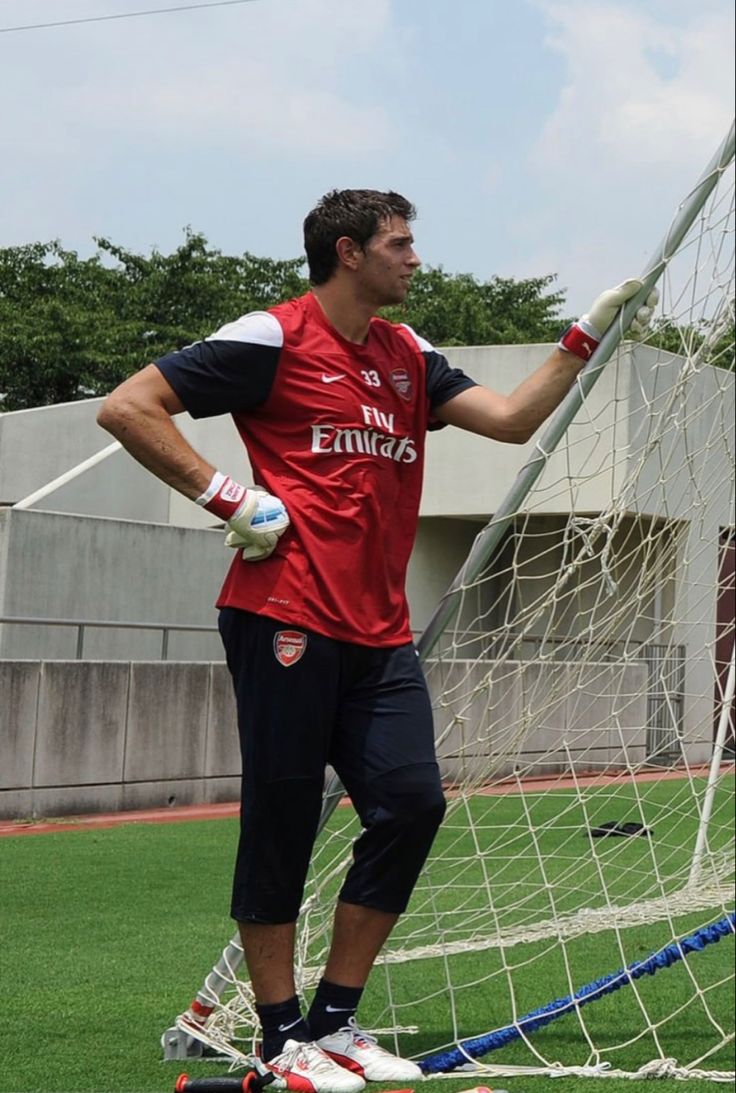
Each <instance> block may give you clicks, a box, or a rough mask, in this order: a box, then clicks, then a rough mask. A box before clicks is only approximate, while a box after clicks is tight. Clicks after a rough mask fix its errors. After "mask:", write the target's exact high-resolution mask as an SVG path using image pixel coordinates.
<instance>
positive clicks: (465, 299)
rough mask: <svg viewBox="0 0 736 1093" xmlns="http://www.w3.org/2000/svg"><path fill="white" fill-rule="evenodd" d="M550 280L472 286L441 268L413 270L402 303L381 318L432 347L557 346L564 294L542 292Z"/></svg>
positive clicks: (467, 278) (464, 276)
mask: <svg viewBox="0 0 736 1093" xmlns="http://www.w3.org/2000/svg"><path fill="white" fill-rule="evenodd" d="M554 280H555V277H554V275H552V274H549V275H547V276H545V277H530V278H528V279H526V280H521V281H516V280H514V279H513V278H510V277H492V278H491V280H490V281H478V280H476V278H475V277H473V275H472V274H470V273H457V274H449V273H445V271H444V270H443V269H442V268H441V267H437V268H430V269H427V270H419V271H418V272H417V273H416V274H415V276H414V279H413V281H412V286H411V291H410V293H409V297H408V299H407V301H406V303H405V304H404V305H402V306H401V307H397V308H391V309H387V311H386V314H387V316H388V317H390V318H392V319H394V320H395V321H397V322H406V323H408V324H409V325H410V326H411V327H413V328H414V329H415V330H416V331H417V333H419V334H421V335H422V337H423V338H426V339H427V340H428V341H430V342H432V343H433V344H434V345H437V346H452V345H510V344H519V343H530V342H550V341H557V338H558V337H559V334H560V331H561V329H562V328H563V327H564V326H565V321H564V320H563V319H561V318H560V315H559V312H560V308H561V307H562V303H563V300H564V293H563V292H552V293H548V292H547V290H548V289H549V287H550V285H552V283H553V282H554Z"/></svg>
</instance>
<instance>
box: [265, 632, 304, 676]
mask: <svg viewBox="0 0 736 1093" xmlns="http://www.w3.org/2000/svg"><path fill="white" fill-rule="evenodd" d="M306 648H307V635H306V634H302V632H301V630H277V632H276V634H275V635H274V639H273V651H274V653H275V654H276V660H277V661H278V662H279V664H283V666H284V668H291V666H292V664H296V662H297V661H298V660H299V658H300V657H301V655H302V653H303V652H304V650H305V649H306Z"/></svg>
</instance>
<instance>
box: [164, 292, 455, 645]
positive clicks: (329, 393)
mask: <svg viewBox="0 0 736 1093" xmlns="http://www.w3.org/2000/svg"><path fill="white" fill-rule="evenodd" d="M156 365H157V367H158V368H159V369H160V370H161V372H162V373H163V375H164V376H165V377H166V379H167V381H168V382H169V383H170V384H171V386H172V388H173V389H174V391H176V393H177V394H178V396H179V397H180V399H181V401H182V403H183V404H184V406H185V408H186V409H187V410H188V411H189V412H190V413H191V414H192V416H194V417H207V416H212V415H215V414H222V413H231V414H232V416H233V419H234V421H235V424H236V426H237V429H238V432H239V434H240V436H241V438H242V440H243V443H244V445H245V447H246V449H247V452H248V457H249V459H250V463H251V466H252V468H253V473H254V477H255V482H256V484H257V485H259V486H262V487H263V488H265V489H266V490H267V491H268V492H269V493H272V494H274V495H275V496H277V497H279V498H280V499H281V500H282V501H283V503H284V505H285V506H286V509H287V512H288V513H289V517H290V519H291V525H290V527H289V528H288V529H287V530H286V531H285V532H284V534H283V535H282V536H281V538H280V539H279V543H278V546H277V547H276V550H275V551H274V553H273V554H272V555H271V556H270V557H269V558H266V559H264V560H263V561H259V562H246V561H243V559H242V557H241V552H240V551H238V552H237V553H236V556H235V558H234V559H233V562H232V565H231V566H230V569H229V572H228V574H227V577H226V579H225V583H224V585H223V587H222V590H221V593H220V596H219V598H218V601H217V606H218V607H235V608H239V609H241V610H244V611H252V612H255V613H256V614H262V615H269V616H271V617H272V618H276V619H278V620H280V621H283V622H285V623H287V624H290V625H294V626H303V627H305V628H306V629H310V630H315V631H317V632H318V633H321V634H326V635H327V636H329V637H333V638H336V639H338V640H342V641H348V642H353V643H357V644H360V645H370V646H395V645H401V644H404V643H405V642H408V641H410V640H411V630H410V626H409V612H408V607H407V602H406V595H405V590H404V585H405V578H406V569H407V565H408V562H409V557H410V554H411V550H412V546H413V543H414V537H415V534H416V528H417V521H418V514H419V501H420V496H421V488H422V476H423V468H424V442H425V435H426V432H427V430H428V428H432V427H433V424H435V426H436V425H437V423H433V422H432V409H433V407H436V406H439V405H441V404H442V403H443V402H447V401H448V400H449V399H450V398H453V397H454V396H455V395H456V394H459V392H460V391H462V390H466V389H467V388H468V387H471V386H473V385H474V384H473V380H471V379H469V378H468V377H467V376H465V375H464V374H463V373H462V372H461V371H460V370H459V369H453V368H451V367H450V366H449V364H448V362H447V361H446V359H445V358H444V357H443V356H442V355H441V354H440V353H437V352H436V351H435V350H434V349H433V348H432V346H431V345H430V344H429V343H428V342H426V341H424V340H423V339H421V338H419V337H418V336H417V335H416V334H415V333H414V332H413V331H412V330H411V329H410V328H409V327H406V326H401V325H396V324H393V323H389V322H387V321H386V320H384V319H379V318H375V319H373V320H372V321H371V324H370V329H369V333H368V338H367V340H366V343H365V344H364V345H357V344H355V343H353V342H350V341H348V340H347V339H345V338H343V337H342V336H341V335H340V334H339V333H338V331H337V330H335V329H334V327H333V326H332V325H331V324H330V323H329V321H328V320H327V318H326V316H325V314H324V312H323V310H322V308H321V306H320V304H319V303H318V301H317V299H316V298H315V297H314V296H313V295H312V294H311V293H307V294H306V295H305V296H302V297H299V298H298V299H296V300H292V301H290V302H288V303H285V304H279V305H278V306H276V307H273V308H270V309H269V310H268V311H267V312H251V313H250V314H248V315H244V316H243V317H242V318H240V319H238V320H237V321H236V322H234V323H229V324H227V325H226V326H224V327H222V328H221V329H220V330H218V331H217V333H216V334H213V335H212V336H211V337H210V338H207V339H206V340H205V341H202V342H198V343H196V344H195V345H193V346H188V347H186V348H185V349H183V350H181V351H180V352H177V353H171V354H168V355H167V356H166V357H163V358H161V359H160V360H158V361H156Z"/></svg>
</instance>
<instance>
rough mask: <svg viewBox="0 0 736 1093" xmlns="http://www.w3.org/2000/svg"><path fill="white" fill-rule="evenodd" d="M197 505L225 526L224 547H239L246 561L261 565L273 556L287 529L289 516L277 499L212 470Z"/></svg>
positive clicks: (257, 488) (255, 487)
mask: <svg viewBox="0 0 736 1093" xmlns="http://www.w3.org/2000/svg"><path fill="white" fill-rule="evenodd" d="M197 504H198V505H202V507H203V508H205V509H207V511H208V512H211V513H213V514H214V515H215V516H218V517H219V518H220V519H221V520H223V521H224V522H225V523H226V524H227V526H228V528H229V529H230V530H229V532H228V535H227V537H226V539H225V546H228V547H232V548H233V549H237V548H239V547H240V548H242V551H243V558H244V560H245V561H246V562H260V561H261V560H262V559H263V558H268V556H269V554H273V552H274V550H275V549H276V544H277V542H278V541H279V536H280V535H283V533H284V532H285V531H286V529H287V528H288V526H289V514H288V513H287V511H286V507H285V506H284V504H283V502H282V501H280V500H279V498H278V497H273V496H272V495H271V494H270V493H266V491H265V490H262V489H260V488H259V487H257V486H253V487H251V488H248V487H247V486H241V485H240V483H239V482H234V481H233V479H232V478H230V477H229V476H228V475H225V474H221V473H220V471H215V473H214V475H213V476H212V481H211V482H210V484H209V486H208V487H207V489H206V490H205V492H204V493H203V494H201V495H200V496H199V497H198V498H197Z"/></svg>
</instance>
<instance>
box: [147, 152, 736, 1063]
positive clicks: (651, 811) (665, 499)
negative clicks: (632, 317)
mask: <svg viewBox="0 0 736 1093" xmlns="http://www.w3.org/2000/svg"><path fill="white" fill-rule="evenodd" d="M733 232H734V187H733V134H731V136H730V138H727V141H726V142H725V143H724V145H723V147H722V148H721V149H720V150H719V152H718V154H717V156H716V157H715V158H714V160H713V161H712V163H711V164H710V165H709V167H708V169H707V170H706V172H705V174H704V175H703V177H702V179H701V180H700V182H699V183H698V186H697V187H696V188H695V189H694V190H693V192H692V193H691V194H689V195H688V197H687V198H686V200H685V202H684V203H683V205H682V206H681V207H680V209H679V210H677V213H676V215H675V217H674V218H673V222H672V224H671V225H670V228H669V231H668V233H667V236H666V238H665V242H664V243H663V245H662V248H661V251H660V253H659V254H658V255H657V257H656V258H655V260H654V261H653V263H652V265H651V267H650V268H649V270H648V271H646V273H645V275H644V279H645V282H646V285H645V294H646V291H648V288H649V287H651V285H653V284H654V283H655V282H656V283H657V284H658V287H659V290H660V296H661V299H660V305H659V308H658V312H657V318H656V321H655V324H654V328H653V330H652V332H651V334H650V335H649V336H648V338H647V340H646V342H645V343H641V344H634V343H631V342H626V341H623V342H622V341H621V340H620V336H619V331H617V330H612V331H610V332H609V334H607V335H606V338H604V341H603V343H602V344H601V347H600V349H599V351H598V353H597V354H596V357H594V359H593V361H591V362H590V364H589V365H588V366H587V367H586V369H585V371H584V373H583V374H582V377H581V379H580V381H579V382H578V383H577V384H576V386H575V389H574V390H573V391H571V393H570V396H569V397H568V400H567V402H566V403H565V404H564V405H563V406H562V407H561V408H560V411H559V412H558V414H557V415H556V417H555V418H554V419H553V421H552V422H551V424H550V426H549V427H548V429H547V431H546V432H545V433H544V435H543V436H542V437H541V439H540V440H539V441H538V442H537V444H536V446H535V450H534V453H533V455H532V457H531V459H530V460H529V462H528V463H527V464H526V466H525V467H524V468H523V469H522V471H521V472H520V474H519V476H518V478H517V481H516V483H514V485H513V487H512V489H511V491H510V493H509V496H508V498H507V501H506V503H505V504H504V506H502V510H501V511H498V512H496V513H495V514H494V516H493V517H492V518H491V520H490V523H489V524H488V525H487V526H486V527H485V528H484V529H483V530H482V531H481V533H480V534H479V535H478V537H477V539H476V540H475V543H474V545H473V547H472V550H471V551H470V554H469V556H468V559H467V560H466V563H465V565H464V566H463V569H462V571H461V572H460V574H458V576H457V578H456V579H455V581H454V582H453V584H452V585H451V587H450V589H449V590H448V593H447V594H446V596H445V597H443V600H442V602H441V603H440V605H439V607H438V608H437V612H436V613H435V616H434V618H433V620H432V622H431V623H430V625H429V627H428V628H427V630H426V631H425V634H424V637H423V639H422V641H421V642H420V647H419V648H420V655H421V656H422V659H423V663H424V668H425V672H426V675H427V680H428V684H429V687H430V692H431V694H432V697H433V702H434V710H435V726H436V737H437V752H438V758H439V762H440V765H441V768H442V772H443V777H444V780H445V783H446V786H447V797H448V811H447V817H446V819H445V822H444V825H443V827H442V829H441V832H440V834H439V836H438V838H437V841H436V844H435V847H434V850H433V853H432V856H431V858H430V861H429V862H428V864H427V867H426V869H425V870H424V872H423V874H422V876H421V878H420V880H419V883H418V885H417V888H416V891H415V893H414V896H413V899H412V902H411V905H410V908H409V911H408V912H407V914H406V915H405V916H404V917H403V918H402V919H401V920H400V922H399V924H398V926H397V928H396V930H395V931H394V933H393V934H392V936H391V938H390V940H389V942H388V944H387V945H386V947H385V950H384V952H383V953H382V956H381V957H380V959H379V961H378V964H377V966H376V968H375V969H374V971H373V974H372V977H371V979H370V981H369V985H368V988H367V990H366V993H365V996H364V1001H363V1004H362V1007H361V1021H362V1024H363V1025H364V1026H365V1027H367V1028H370V1029H371V1030H373V1031H380V1032H381V1033H382V1034H383V1035H384V1036H386V1037H388V1040H387V1042H386V1046H391V1041H392V1040H393V1047H394V1050H397V1051H399V1052H401V1053H403V1054H404V1055H408V1056H411V1057H413V1058H416V1059H417V1060H418V1061H419V1062H420V1064H421V1065H422V1067H423V1069H424V1070H425V1073H427V1074H432V1075H434V1074H440V1073H454V1074H455V1076H457V1073H458V1068H459V1067H462V1068H465V1069H466V1070H472V1071H473V1072H474V1073H476V1074H488V1075H495V1074H514V1073H535V1072H536V1073H546V1074H552V1073H559V1074H564V1073H568V1074H579V1075H591V1076H601V1077H604V1076H608V1075H610V1076H652V1077H656V1076H676V1077H683V1078H685V1077H687V1078H691V1077H702V1078H710V1079H713V1080H720V1081H729V1080H733V1063H732V1058H731V1056H732V1044H733V989H734V984H733V964H734V954H733V934H734V919H733V915H732V911H733V880H734V849H733V816H734V796H733V773H734V768H733V702H734V698H733V690H734V668H733V646H734V622H733V595H734V592H733V572H734V568H733V564H734V563H733V559H734V491H733V467H734V337H733V319H734V312H733V278H734V245H733V244H734V237H733ZM631 306H633V307H634V309H635V307H636V306H638V305H637V303H636V301H635V302H634V304H633V305H631ZM626 318H627V315H626V313H624V316H623V317H622V322H623V320H624V319H626ZM622 322H619V323H618V324H614V325H615V326H616V325H617V326H618V327H619V330H620V327H621V325H622ZM603 365H605V368H604V367H603ZM340 796H341V794H340V787H339V784H335V783H334V782H333V783H332V785H331V786H330V787H328V792H327V795H326V803H325V810H324V817H325V823H324V826H323V829H322V832H321V834H320V838H319V842H318V845H317V847H316V850H315V855H314V859H313V864H312V868H311V872H310V877H309V882H308V890H307V894H306V898H305V902H304V906H303V912H302V916H301V922H300V927H299V941H298V949H299V954H298V956H299V966H298V976H299V989H300V990H301V991H302V992H303V993H304V995H305V998H307V999H308V997H309V995H310V993H311V990H312V988H313V987H314V985H315V984H316V982H317V980H318V978H319V975H320V973H321V969H322V967H323V965H324V961H325V958H326V953H327V947H328V945H329V938H330V931H331V923H332V914H333V909H334V899H335V895H336V893H337V891H338V889H339V887H340V884H341V881H342V878H343V876H344V873H345V870H346V868H347V866H348V863H349V860H350V853H351V844H352V841H353V839H354V838H355V836H356V834H357V833H358V828H357V821H356V818H355V816H354V813H353V811H352V809H351V808H349V807H342V804H344V802H341V801H340ZM213 955H214V954H213ZM241 964H242V953H241V951H240V949H239V946H238V945H237V942H235V941H233V942H231V943H230V944H229V945H228V946H227V947H226V949H225V951H224V953H223V955H222V957H221V959H220V960H219V961H218V962H217V964H216V965H215V967H214V968H213V970H212V972H211V973H210V975H209V976H208V977H207V980H206V982H205V983H204V985H203V987H202V989H201V990H200V991H199V993H198V994H197V998H196V1001H195V1002H194V1003H193V1005H192V1007H191V1008H190V1009H189V1010H188V1011H187V1013H185V1014H183V1015H182V1016H181V1017H180V1018H179V1019H178V1021H177V1026H176V1028H175V1029H172V1030H169V1032H168V1033H167V1034H165V1036H164V1046H165V1047H167V1045H168V1050H169V1053H170V1054H172V1055H174V1054H176V1051H177V1050H179V1051H180V1052H184V1053H186V1052H188V1053H190V1054H192V1053H195V1052H196V1051H198V1050H200V1049H201V1045H203V1044H206V1045H208V1046H209V1047H210V1048H214V1049H216V1050H217V1051H218V1052H219V1053H221V1054H224V1055H225V1056H227V1057H228V1058H229V1059H230V1060H231V1061H232V1062H233V1064H234V1065H237V1064H242V1063H244V1062H245V1061H246V1060H247V1059H248V1057H250V1056H251V1053H252V1050H253V1036H254V1029H255V1015H254V1009H253V999H252V996H251V994H250V988H249V986H248V984H247V982H246V981H245V980H244V979H243V978H241V976H240V973H241V971H242V968H241ZM167 1036H168V1040H167ZM177 1037H178V1039H177ZM182 1045H183V1046H182Z"/></svg>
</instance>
